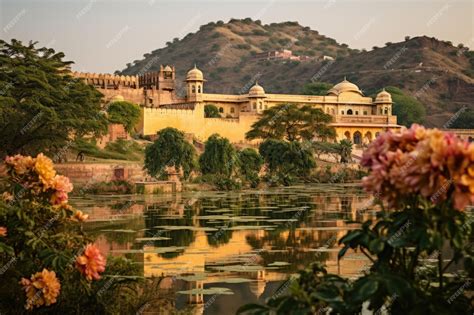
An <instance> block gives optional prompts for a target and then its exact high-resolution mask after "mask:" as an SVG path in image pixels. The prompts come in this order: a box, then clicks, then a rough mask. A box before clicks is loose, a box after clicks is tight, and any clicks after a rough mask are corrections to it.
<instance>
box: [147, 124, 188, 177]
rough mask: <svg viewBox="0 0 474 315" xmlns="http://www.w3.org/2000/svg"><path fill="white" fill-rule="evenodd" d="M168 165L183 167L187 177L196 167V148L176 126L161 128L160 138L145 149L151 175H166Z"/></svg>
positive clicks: (177, 167)
mask: <svg viewBox="0 0 474 315" xmlns="http://www.w3.org/2000/svg"><path fill="white" fill-rule="evenodd" d="M166 167H175V168H176V170H178V171H179V170H180V169H182V170H183V172H184V177H185V178H188V177H189V175H190V174H191V172H192V171H193V170H194V169H195V168H196V150H195V149H194V147H193V146H192V144H190V143H189V142H187V141H186V139H185V138H184V133H183V132H181V131H179V130H178V129H175V128H165V129H162V130H160V131H159V132H158V139H156V141H155V142H154V143H153V144H151V145H149V146H148V147H147V148H146V149H145V169H146V170H147V171H148V173H149V174H150V175H151V176H155V177H156V176H157V177H162V176H164V175H165V174H164V171H165V168H166Z"/></svg>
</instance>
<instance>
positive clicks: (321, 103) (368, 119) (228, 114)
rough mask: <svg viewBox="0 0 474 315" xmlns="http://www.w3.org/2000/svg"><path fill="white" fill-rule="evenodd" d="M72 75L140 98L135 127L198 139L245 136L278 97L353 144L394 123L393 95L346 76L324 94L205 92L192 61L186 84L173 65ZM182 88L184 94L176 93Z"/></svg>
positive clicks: (110, 96) (110, 93)
mask: <svg viewBox="0 0 474 315" xmlns="http://www.w3.org/2000/svg"><path fill="white" fill-rule="evenodd" d="M74 75H75V76H76V77H80V78H82V79H84V80H85V82H86V83H88V84H91V85H93V86H95V87H96V88H97V89H98V90H99V91H100V92H101V93H102V94H104V97H105V101H106V102H111V101H116V100H127V101H130V102H133V103H136V104H139V105H140V107H141V109H142V114H141V115H142V116H141V120H140V124H139V126H138V127H139V131H140V132H141V133H142V134H143V135H155V134H156V132H157V131H159V130H160V129H163V128H166V127H174V128H177V129H179V130H182V131H184V132H185V133H189V134H192V135H193V136H194V137H195V138H197V139H199V140H201V141H203V140H206V139H207V138H208V137H209V136H210V135H211V134H213V133H218V134H220V135H221V136H223V137H226V138H228V139H229V140H230V141H231V142H234V143H238V142H245V133H246V132H247V131H249V130H250V128H251V125H252V124H253V123H254V122H255V121H257V120H258V118H259V115H260V113H262V111H264V110H265V109H267V108H270V107H272V106H275V105H277V104H282V103H294V104H299V105H311V106H314V107H315V108H320V109H321V110H322V111H324V112H325V113H327V114H330V115H332V116H333V117H334V120H333V123H332V126H334V128H335V130H336V133H337V140H342V139H350V140H351V141H352V142H353V143H355V144H362V143H367V142H370V141H372V140H373V139H374V138H375V137H376V136H377V135H378V134H379V133H381V132H384V131H386V130H388V129H398V128H400V126H398V125H397V117H396V116H393V115H392V97H391V95H390V94H389V93H388V92H386V91H382V92H380V93H379V94H378V95H377V97H376V98H375V100H374V99H372V98H371V97H366V96H364V95H363V93H362V91H361V90H360V89H359V88H358V87H357V85H355V84H353V83H351V82H349V81H347V80H345V79H344V81H342V82H340V83H338V84H336V85H335V86H334V87H333V88H332V89H331V90H330V91H329V92H328V94H327V95H324V96H314V95H291V94H268V93H265V90H264V89H263V87H262V86H260V85H258V83H256V84H255V85H254V86H252V87H251V88H250V89H249V90H248V93H247V94H241V95H228V94H209V93H204V83H205V82H206V80H205V79H204V76H203V73H202V72H201V71H200V70H199V69H197V68H196V66H195V67H194V69H191V70H190V71H189V72H188V73H187V75H186V80H185V84H184V85H182V84H177V82H176V77H175V69H174V67H170V66H165V67H163V66H160V71H159V72H149V73H145V74H143V75H139V76H116V75H108V74H93V73H92V74H91V73H77V72H75V73H74ZM179 89H183V90H184V89H185V93H184V94H185V96H183V97H180V96H178V94H180V93H178V91H179ZM207 104H214V105H215V106H217V108H218V109H219V112H220V113H221V116H222V118H205V117H204V106H205V105H207Z"/></svg>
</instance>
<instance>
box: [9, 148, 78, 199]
mask: <svg viewBox="0 0 474 315" xmlns="http://www.w3.org/2000/svg"><path fill="white" fill-rule="evenodd" d="M5 164H6V166H7V172H8V173H9V174H10V175H11V177H12V178H13V179H14V181H15V182H16V183H17V184H20V185H21V186H22V187H23V188H24V189H28V191H29V192H31V193H32V194H33V195H37V196H40V195H46V196H47V197H48V199H49V201H50V202H51V203H52V204H53V205H66V204H67V202H68V193H70V192H71V191H72V189H73V186H72V184H71V183H70V181H69V179H68V178H67V177H64V176H61V175H57V174H56V171H55V170H54V164H53V161H51V159H50V158H48V157H47V156H45V155H43V154H42V153H40V154H38V156H37V157H36V158H32V157H31V156H23V155H19V154H17V155H15V156H8V157H6V158H5ZM9 197H11V195H9V196H6V195H5V196H3V199H4V200H7V199H8V198H9Z"/></svg>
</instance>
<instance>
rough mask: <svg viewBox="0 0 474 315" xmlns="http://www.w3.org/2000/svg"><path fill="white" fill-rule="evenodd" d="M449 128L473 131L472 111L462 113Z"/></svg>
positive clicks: (473, 118) (473, 115)
mask: <svg viewBox="0 0 474 315" xmlns="http://www.w3.org/2000/svg"><path fill="white" fill-rule="evenodd" d="M448 127H449V128H458V129H474V110H472V109H468V110H465V111H463V112H462V113H461V114H460V115H459V116H458V117H457V118H456V119H455V120H454V121H453V123H452V124H451V126H448Z"/></svg>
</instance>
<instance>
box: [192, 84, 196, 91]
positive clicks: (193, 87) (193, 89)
mask: <svg viewBox="0 0 474 315" xmlns="http://www.w3.org/2000/svg"><path fill="white" fill-rule="evenodd" d="M191 92H192V93H196V86H195V85H194V84H193V85H192V86H191Z"/></svg>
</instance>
